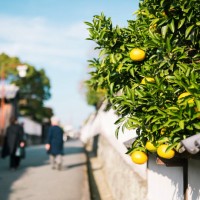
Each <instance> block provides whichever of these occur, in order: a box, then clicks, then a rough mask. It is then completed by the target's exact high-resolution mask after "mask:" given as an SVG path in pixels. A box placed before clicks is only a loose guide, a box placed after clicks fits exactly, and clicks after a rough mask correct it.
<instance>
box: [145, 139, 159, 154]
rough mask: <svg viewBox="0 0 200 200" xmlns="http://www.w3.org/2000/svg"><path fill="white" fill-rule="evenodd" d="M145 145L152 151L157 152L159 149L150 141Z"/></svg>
mask: <svg viewBox="0 0 200 200" xmlns="http://www.w3.org/2000/svg"><path fill="white" fill-rule="evenodd" d="M145 147H146V149H147V150H148V151H150V152H156V150H157V148H156V147H155V146H154V144H153V143H152V142H150V141H147V143H146V145H145Z"/></svg>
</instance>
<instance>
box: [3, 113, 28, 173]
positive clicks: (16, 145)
mask: <svg viewBox="0 0 200 200" xmlns="http://www.w3.org/2000/svg"><path fill="white" fill-rule="evenodd" d="M23 136H24V130H23V127H22V126H20V125H19V124H18V121H17V118H15V117H11V119H10V125H9V126H8V127H7V129H6V134H5V139H4V144H3V149H2V155H1V156H2V158H5V157H7V156H8V155H9V156H10V169H11V170H16V169H17V168H18V167H19V165H20V161H21V158H24V157H25V149H24V148H25V142H24V140H23Z"/></svg>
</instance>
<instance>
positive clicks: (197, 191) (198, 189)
mask: <svg viewBox="0 0 200 200" xmlns="http://www.w3.org/2000/svg"><path fill="white" fill-rule="evenodd" d="M199 171H200V160H189V162H188V200H200V172H199Z"/></svg>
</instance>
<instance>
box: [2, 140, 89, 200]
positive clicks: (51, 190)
mask: <svg viewBox="0 0 200 200" xmlns="http://www.w3.org/2000/svg"><path fill="white" fill-rule="evenodd" d="M86 162H87V159H86V155H85V152H84V148H83V146H82V144H81V142H80V141H79V140H68V141H67V142H66V143H65V155H64V157H63V170H61V171H57V170H52V169H51V166H50V164H49V159H48V155H47V154H46V151H45V148H44V145H38V146H32V147H27V148H26V158H25V159H23V160H22V162H21V165H20V168H19V169H18V170H16V171H10V170H9V168H8V166H9V158H6V159H0V200H90V194H89V186H88V176H87V163H86Z"/></svg>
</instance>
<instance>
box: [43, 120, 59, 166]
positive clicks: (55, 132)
mask: <svg viewBox="0 0 200 200" xmlns="http://www.w3.org/2000/svg"><path fill="white" fill-rule="evenodd" d="M46 150H47V152H48V153H49V155H50V163H51V166H52V169H55V168H57V169H58V170H61V169H62V155H63V129H62V128H61V127H60V126H59V120H58V119H57V118H56V117H52V118H51V126H50V128H49V130H48V138H47V144H46Z"/></svg>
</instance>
